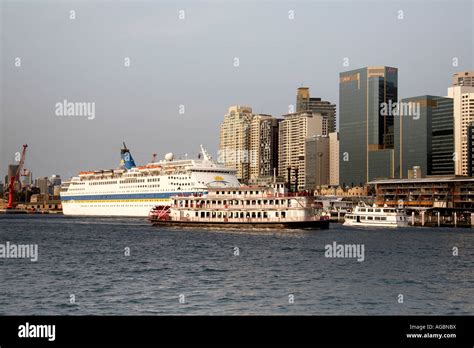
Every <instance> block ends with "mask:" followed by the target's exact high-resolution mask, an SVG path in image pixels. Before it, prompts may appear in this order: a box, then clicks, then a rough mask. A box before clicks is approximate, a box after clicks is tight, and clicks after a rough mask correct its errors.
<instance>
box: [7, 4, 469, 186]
mask: <svg viewBox="0 0 474 348" xmlns="http://www.w3.org/2000/svg"><path fill="white" fill-rule="evenodd" d="M473 4H474V2H473V1H472V0H446V1H445V0H443V1H421V0H418V1H357V0H351V1H273V2H270V1H242V0H239V1H220V2H218V1H200V0H197V1H179V0H178V1H42V0H39V1H21V0H20V1H17V0H15V1H13V0H11V1H9V0H0V52H1V54H0V173H1V175H0V177H2V178H3V177H4V175H5V174H6V170H7V166H8V164H10V163H14V161H15V154H16V153H17V152H19V151H21V146H22V144H24V143H27V144H28V145H29V147H28V152H27V160H26V167H27V168H28V169H30V170H31V171H32V172H33V175H34V177H38V176H50V175H51V174H60V175H61V176H62V177H63V178H68V177H71V176H73V175H75V174H76V173H77V172H79V171H83V170H94V169H107V168H115V167H117V166H118V165H119V160H120V153H119V151H120V148H121V145H122V141H125V142H126V143H127V146H128V147H129V148H130V149H131V150H132V154H133V155H134V157H135V160H136V162H137V163H138V164H144V163H147V162H149V161H150V160H151V158H152V154H153V153H156V154H158V157H159V158H163V157H164V154H165V153H168V152H173V153H174V154H175V156H176V157H180V156H184V155H185V154H188V155H189V156H190V157H192V156H197V153H198V152H199V145H200V144H203V145H204V146H205V147H206V148H207V149H208V150H209V151H210V152H211V153H212V154H214V157H216V153H217V149H218V143H219V125H220V123H221V122H222V121H223V118H224V115H225V113H226V111H227V109H228V107H229V106H231V105H246V106H251V107H252V108H253V111H254V112H255V113H265V114H271V115H273V116H275V117H281V115H283V114H286V113H288V110H289V106H290V105H294V104H295V98H296V97H295V96H296V89H297V88H298V87H301V86H307V87H310V92H311V96H313V97H322V98H323V99H324V100H329V101H331V102H333V103H336V105H338V104H339V100H338V98H339V92H338V88H339V85H338V80H339V73H340V72H342V71H347V70H352V69H358V68H361V67H365V66H370V65H386V66H393V67H396V68H398V69H399V70H398V78H399V81H398V84H399V98H404V97H412V96H418V95H424V94H431V95H440V96H445V95H446V94H447V88H448V87H449V86H450V84H451V78H452V74H453V73H454V72H457V71H463V70H474V68H473V63H474V54H473V49H474V48H473V47H474V40H473V38H474V32H473V19H474V5H473ZM71 11H74V12H71ZM183 11H184V12H183ZM183 16H184V18H183ZM236 58H237V59H236ZM237 60H238V64H236V63H237ZM128 62H129V64H127V63H128ZM344 63H348V66H347V64H346V65H345V64H344ZM127 65H128V66H127ZM236 65H237V66H236ZM64 100H67V101H68V102H72V103H82V102H85V103H90V104H89V105H94V108H95V114H94V117H93V118H92V117H85V116H67V115H64V114H62V115H61V114H59V115H58V112H57V104H58V103H63V101H64ZM183 111H184V112H183Z"/></svg>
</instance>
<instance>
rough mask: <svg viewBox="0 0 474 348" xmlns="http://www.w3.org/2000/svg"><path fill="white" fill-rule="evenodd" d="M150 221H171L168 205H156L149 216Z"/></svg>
mask: <svg viewBox="0 0 474 348" xmlns="http://www.w3.org/2000/svg"><path fill="white" fill-rule="evenodd" d="M149 217H150V220H152V221H156V220H159V221H166V220H171V217H170V206H169V205H157V206H155V207H153V208H152V209H151V211H150V214H149Z"/></svg>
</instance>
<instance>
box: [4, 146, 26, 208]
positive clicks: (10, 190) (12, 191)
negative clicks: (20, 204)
mask: <svg viewBox="0 0 474 348" xmlns="http://www.w3.org/2000/svg"><path fill="white" fill-rule="evenodd" d="M27 147H28V145H26V144H25V145H23V151H22V152H21V158H20V163H19V164H18V169H17V170H16V173H15V175H12V176H11V178H10V183H9V184H8V203H7V209H14V208H15V203H13V198H14V194H15V181H16V180H18V181H20V173H21V170H22V168H23V165H24V164H25V157H26V148H27Z"/></svg>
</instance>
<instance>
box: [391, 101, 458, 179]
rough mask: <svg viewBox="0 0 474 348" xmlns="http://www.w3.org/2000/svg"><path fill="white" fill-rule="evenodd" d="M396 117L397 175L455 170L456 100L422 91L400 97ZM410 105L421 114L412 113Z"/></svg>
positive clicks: (443, 172)
mask: <svg viewBox="0 0 474 348" xmlns="http://www.w3.org/2000/svg"><path fill="white" fill-rule="evenodd" d="M400 105H402V107H400V110H401V114H400V117H398V118H396V119H395V175H396V176H397V177H399V178H407V177H409V171H413V167H417V170H418V173H420V172H421V174H422V175H453V174H454V162H453V152H454V136H453V124H454V119H453V100H452V99H451V98H445V97H438V96H431V95H423V96H419V97H412V98H405V99H402V100H401V103H400ZM410 108H412V109H413V108H414V109H415V110H417V113H418V114H409V112H407V111H409V110H410Z"/></svg>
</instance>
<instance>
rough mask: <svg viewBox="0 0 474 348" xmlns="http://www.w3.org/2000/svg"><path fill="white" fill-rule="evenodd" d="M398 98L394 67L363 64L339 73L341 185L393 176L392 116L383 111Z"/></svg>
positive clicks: (362, 183) (363, 182) (358, 184)
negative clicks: (360, 66)
mask: <svg viewBox="0 0 474 348" xmlns="http://www.w3.org/2000/svg"><path fill="white" fill-rule="evenodd" d="M397 100H398V70H397V69H396V68H392V67H386V66H381V67H366V68H361V69H357V70H351V71H346V72H343V73H340V79H339V103H340V105H339V134H340V157H339V182H340V184H341V185H344V186H345V187H347V186H349V187H350V186H361V185H364V184H365V183H366V182H368V181H370V180H372V179H375V178H391V177H393V176H394V140H393V139H394V135H393V132H394V129H393V123H394V117H393V115H391V113H390V112H389V113H388V114H387V113H384V112H383V110H384V106H387V105H393V104H394V103H396V102H397ZM388 110H391V109H390V108H389V109H388Z"/></svg>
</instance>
